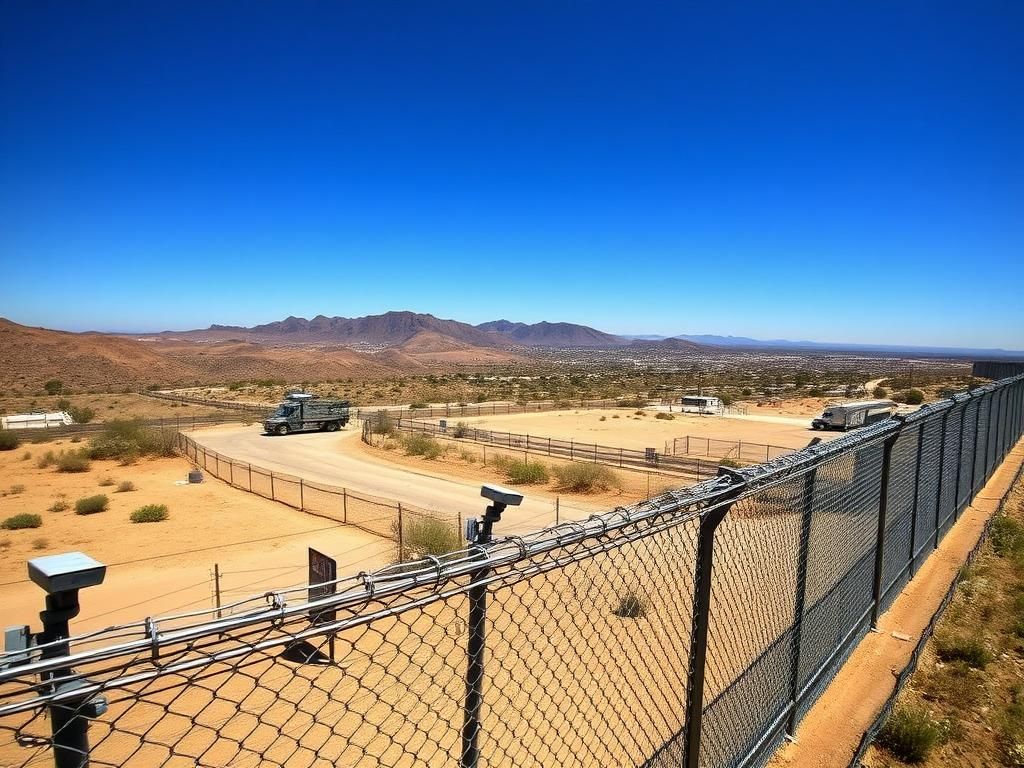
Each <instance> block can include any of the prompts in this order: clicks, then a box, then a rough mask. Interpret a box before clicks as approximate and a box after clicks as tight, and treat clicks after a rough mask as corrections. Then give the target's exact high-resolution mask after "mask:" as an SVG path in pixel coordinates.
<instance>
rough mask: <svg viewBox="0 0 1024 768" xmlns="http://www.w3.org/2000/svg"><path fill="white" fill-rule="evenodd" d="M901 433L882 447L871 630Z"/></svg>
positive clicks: (879, 592) (875, 620)
mask: <svg viewBox="0 0 1024 768" xmlns="http://www.w3.org/2000/svg"><path fill="white" fill-rule="evenodd" d="M902 432H903V428H902V426H901V427H900V430H899V431H898V432H896V433H895V434H893V435H890V436H889V437H887V438H886V439H885V443H884V444H883V446H882V479H881V481H880V483H881V493H880V494H879V498H878V535H877V537H876V539H875V575H874V580H873V582H872V587H871V600H872V603H871V628H872V629H878V614H879V613H880V611H881V605H882V570H883V569H882V566H883V565H884V561H885V523H886V518H887V516H888V514H889V474H890V468H891V467H892V447H893V445H895V443H896V440H898V439H899V436H900V434H901V433H902Z"/></svg>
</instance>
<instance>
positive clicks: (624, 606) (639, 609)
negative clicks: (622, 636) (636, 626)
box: [612, 590, 647, 619]
mask: <svg viewBox="0 0 1024 768" xmlns="http://www.w3.org/2000/svg"><path fill="white" fill-rule="evenodd" d="M612 613H614V614H615V615H616V616H618V617H619V618H623V619H639V618H640V617H641V616H643V615H644V614H646V613H647V605H646V603H645V601H644V599H643V598H642V597H641V596H640V595H638V594H637V593H636V592H634V591H633V590H628V591H627V592H626V594H624V595H623V596H622V597H620V598H619V602H618V605H616V606H615V608H613V609H612Z"/></svg>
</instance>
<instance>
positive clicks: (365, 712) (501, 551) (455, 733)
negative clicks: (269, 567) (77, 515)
mask: <svg viewBox="0 0 1024 768" xmlns="http://www.w3.org/2000/svg"><path fill="white" fill-rule="evenodd" d="M1022 397H1024V377H1017V378H1014V379H1008V380H1004V381H1001V382H997V383H994V384H991V385H989V386H986V387H983V388H981V389H978V390H975V391H973V392H971V393H970V394H963V395H960V396H957V397H955V398H953V399H950V400H945V401H942V402H939V403H935V404H932V405H929V406H926V407H924V408H922V409H921V410H920V411H918V412H916V413H914V414H910V415H908V416H906V417H905V418H902V419H898V420H889V421H884V422H879V423H877V424H874V425H871V426H869V427H865V428H864V429H861V430H857V431H855V432H852V433H849V434H847V435H844V436H842V437H840V438H838V439H836V440H834V441H832V442H829V443H823V444H820V445H817V446H814V447H811V448H808V449H805V450H803V451H800V452H798V453H795V454H792V455H788V456H783V457H780V458H778V459H775V460H773V461H771V462H768V463H765V464H762V465H758V466H754V467H746V468H742V469H738V470H726V471H725V473H724V474H723V475H722V476H720V477H717V478H714V479H711V480H708V481H705V482H703V483H701V484H698V485H696V486H692V487H690V488H686V489H681V490H678V491H673V492H670V493H666V494H664V495H662V496H659V497H657V498H654V499H652V500H650V501H648V502H644V503H640V504H637V505H635V506H632V507H629V508H621V509H616V510H614V511H611V512H607V513H604V514H601V515H595V516H593V517H591V518H589V519H587V520H584V521H580V522H574V523H565V524H562V525H558V526H554V527H551V528H547V529H544V530H542V531H538V532H536V533H532V534H530V535H528V536H524V537H512V538H507V537H506V538H502V537H501V536H500V533H501V523H500V522H497V523H495V533H496V534H497V537H496V538H494V539H493V540H491V539H490V538H489V536H488V535H487V531H486V530H484V531H482V532H481V533H479V534H478V536H477V538H476V540H475V542H476V543H474V544H473V545H472V546H471V547H469V548H468V549H465V550H463V551H459V552H455V553H451V554H449V555H445V556H442V557H435V558H427V559H421V560H418V561H416V562H414V563H406V564H402V565H396V566H391V567H388V568H384V569H381V570H378V571H375V572H373V573H364V574H360V575H358V576H347V577H345V578H342V579H339V580H336V581H328V582H326V583H321V584H318V585H316V586H315V587H312V588H311V587H309V586H306V585H304V586H300V587H293V588H282V589H279V590H275V591H271V592H269V593H267V594H265V595H262V596H260V597H257V598H253V599H251V600H249V601H242V602H240V603H237V604H235V605H233V606H225V608H226V609H227V608H230V611H231V612H230V615H228V616H225V617H224V618H221V619H219V620H218V619H217V618H216V615H215V614H214V613H212V612H209V611H197V612H194V613H188V614H179V615H176V616H166V617H157V618H149V619H146V620H145V621H141V622H138V623H134V624H126V625H121V626H117V627H111V628H108V629H106V630H103V631H101V632H95V633H92V634H89V635H84V636H80V637H75V638H72V639H67V638H66V636H65V635H64V634H62V633H61V632H62V630H61V628H60V624H59V621H57V623H56V624H54V623H53V621H54V620H53V616H52V614H51V624H50V625H49V626H50V630H49V631H48V632H47V633H46V634H43V635H41V636H39V637H38V638H37V640H38V641H39V642H38V644H37V645H35V646H34V647H32V648H30V649H29V650H23V651H12V652H9V653H6V654H5V655H3V656H0V666H3V667H4V668H3V669H2V671H0V764H3V765H5V766H26V765H50V764H54V763H55V764H57V765H58V766H70V765H75V766H81V765H85V764H86V763H87V762H88V764H90V765H96V766H99V765H102V766H121V765H127V766H147V767H149V766H185V765H187V766H193V765H202V766H227V765H231V766H288V767H289V768H294V766H327V765H342V766H361V767H362V766H394V767H398V766H401V767H403V768H404V767H406V766H459V767H460V768H470V767H477V766H487V767H488V768H493V767H496V766H581V767H582V766H595V765H616V766H644V767H650V768H660V767H661V766H679V765H683V766H686V768H697V766H715V767H718V766H730V767H737V768H738V767H739V766H760V765H764V764H765V762H766V761H767V760H768V758H769V756H770V755H771V753H772V751H773V750H774V749H775V747H776V746H777V745H778V744H779V743H780V742H781V741H782V739H783V737H784V735H785V734H786V733H793V732H794V731H795V729H796V727H797V725H798V723H799V722H800V720H801V718H802V717H803V716H804V714H805V713H806V712H807V710H808V709H809V708H810V707H811V705H812V704H813V703H814V701H815V699H817V698H818V696H819V695H820V694H821V692H822V691H823V690H824V689H825V686H826V685H827V684H828V682H829V681H830V680H831V679H832V677H833V676H834V675H835V673H836V672H837V670H838V669H839V668H840V666H841V665H842V664H843V662H844V660H845V659H846V658H847V656H848V655H849V654H850V653H851V651H852V650H853V648H854V647H855V646H856V645H857V643H858V642H859V640H860V639H861V637H862V636H863V635H864V634H865V633H866V632H867V631H868V630H869V628H870V627H871V626H872V625H873V624H875V622H876V621H877V619H878V616H879V614H881V613H882V612H883V611H885V610H886V609H887V608H888V607H889V605H890V604H891V603H892V601H893V600H894V599H895V597H896V596H897V595H898V594H899V593H900V591H901V590H902V588H903V587H904V585H905V584H906V583H907V582H908V580H910V579H911V578H913V576H914V574H915V573H916V572H917V570H918V568H919V567H920V566H921V564H922V563H923V562H924V561H925V560H926V559H927V558H928V557H929V555H930V553H931V552H932V551H933V550H934V549H935V548H936V547H937V546H938V544H939V542H940V541H941V540H942V537H943V536H944V535H945V534H946V533H947V532H948V531H949V529H950V527H951V526H952V525H953V523H954V522H955V521H956V519H957V518H958V516H959V515H960V513H961V512H962V510H964V508H965V507H966V506H967V505H968V504H970V502H971V500H972V499H973V498H974V496H975V494H976V493H977V492H978V490H979V489H980V488H982V486H983V485H984V484H985V482H986V481H987V480H988V478H989V477H990V476H991V474H992V472H993V471H994V470H995V469H996V468H997V467H998V466H999V464H1000V462H1001V461H1002V459H1003V457H1004V456H1005V455H1006V453H1007V452H1008V451H1009V450H1010V448H1011V447H1012V446H1013V445H1014V443H1015V441H1016V440H1017V439H1018V438H1019V437H1020V435H1021V431H1022V411H1024V409H1022ZM491 517H492V518H493V515H491ZM88 594H89V593H88V591H85V592H83V594H82V599H83V601H84V602H88ZM51 600H52V598H51ZM60 607H61V605H60V603H59V602H56V603H51V608H53V609H54V610H58V609H59V608H60ZM25 618H26V620H29V619H31V617H29V616H26V617H25ZM65 619H66V615H65ZM54 627H56V629H55V628H54Z"/></svg>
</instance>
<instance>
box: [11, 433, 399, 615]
mask: <svg viewBox="0 0 1024 768" xmlns="http://www.w3.org/2000/svg"><path fill="white" fill-rule="evenodd" d="M76 447H78V446H76V445H71V444H70V443H67V442H66V441H65V442H63V443H62V442H57V443H48V444H47V445H46V446H22V447H21V448H19V449H17V450H14V451H7V452H2V453H0V477H3V481H2V483H3V485H2V486H0V492H3V493H5V495H3V496H2V497H0V520H2V519H6V518H7V517H9V516H11V515H14V514H18V513H22V512H29V513H35V514H39V515H41V516H42V518H43V524H42V526H41V527H40V528H36V529H24V530H14V531H10V530H0V625H3V626H10V625H14V624H19V623H22V624H24V623H28V624H32V625H33V626H35V625H37V624H38V619H37V615H38V612H39V610H40V609H41V608H42V592H41V591H40V590H39V589H38V588H37V587H36V586H35V585H33V584H32V583H31V582H29V581H28V580H27V577H26V576H27V574H26V561H27V560H29V559H30V558H32V557H38V556H40V555H46V554H55V553H58V552H66V551H71V550H80V551H82V552H85V553H87V554H89V555H91V556H93V557H95V558H96V559H98V560H100V561H101V562H104V563H107V564H108V565H109V566H110V567H109V568H108V573H107V579H106V582H105V583H104V584H103V585H102V586H100V587H97V588H94V589H90V590H89V591H88V592H87V593H83V596H82V604H83V612H82V615H81V617H80V618H78V619H77V620H76V622H75V626H76V631H84V630H89V629H93V628H96V627H99V626H107V625H109V624H111V623H114V622H117V621H121V620H137V619H139V617H141V616H145V615H156V614H161V613H167V612H170V611H174V610H178V609H184V608H186V607H188V608H202V607H205V606H209V605H211V604H212V587H213V583H212V579H211V571H212V569H213V564H214V563H218V564H219V565H220V567H221V570H222V572H223V573H224V574H225V575H224V578H223V580H222V588H223V592H224V601H225V602H228V601H229V600H231V599H238V598H240V597H242V596H243V595H244V594H252V593H254V592H260V591H261V590H262V589H264V588H265V587H266V586H270V585H273V586H282V585H285V584H291V583H299V582H305V581H306V573H305V568H306V548H307V547H308V546H313V547H315V548H317V549H319V550H321V551H324V552H326V553H328V554H332V555H335V556H336V557H337V558H338V560H339V570H340V571H344V572H348V571H352V570H362V569H364V568H370V567H375V566H378V565H382V564H384V563H386V562H388V561H389V559H390V556H391V552H392V549H393V547H392V545H391V542H389V541H386V540H384V539H381V538H378V537H376V536H372V535H370V534H367V533H364V532H362V531H359V530H356V529H353V528H350V527H348V526H339V525H337V524H333V523H331V522H330V521H327V520H324V519H322V518H318V517H313V516H310V515H306V514H304V513H302V512H299V511H298V510H295V509H292V508H290V507H286V506H284V505H283V504H279V503H276V502H272V501H268V500H266V499H262V498H259V497H257V496H254V495H252V494H249V493H245V492H243V491H240V490H237V489H234V488H231V487H230V486H228V485H227V484H225V483H222V482H220V481H218V480H215V479H210V480H209V481H208V482H206V483H203V484H202V485H179V484H177V483H178V482H180V481H182V480H183V479H184V478H185V477H186V475H187V473H188V470H189V469H190V465H189V464H188V462H187V461H185V460H184V459H177V458H174V459H153V460H146V461H141V462H139V463H137V464H135V465H132V466H128V467H122V466H119V465H118V463H117V462H115V461H96V462H93V463H92V467H91V469H90V470H89V471H88V472H83V473H79V474H65V473H58V472H56V471H55V470H54V469H53V468H52V467H49V468H46V469H40V468H38V467H37V466H36V461H37V459H38V457H39V456H41V455H42V454H43V452H44V450H43V449H44V448H45V449H46V450H50V449H52V450H56V451H59V450H61V449H62V448H65V449H67V448H76ZM26 453H29V454H32V456H31V458H28V459H24V458H23V456H25V454H26ZM108 478H109V479H111V480H113V481H115V482H121V481H123V480H128V481H131V482H132V483H134V485H135V487H136V489H137V490H135V491H131V492H125V493H118V492H116V490H117V486H116V485H113V486H101V485H100V483H101V481H104V480H106V479H108ZM16 486H24V490H20V491H19V490H18V488H17V487H16ZM12 487H14V490H15V491H17V492H15V493H11V490H12ZM100 493H102V494H104V495H106V496H107V497H108V499H109V507H108V509H107V510H106V511H104V512H99V513H97V514H93V515H87V516H81V515H76V514H75V512H74V504H75V501H76V500H77V499H79V498H81V497H84V496H93V495H96V494H100ZM58 501H64V502H67V503H68V504H69V505H70V508H69V509H67V510H65V511H60V512H51V511H49V509H50V507H51V506H52V505H53V504H54V503H55V502H58ZM144 504H166V505H167V507H168V509H169V511H170V519H169V520H167V521H165V522H162V523H149V524H135V523H131V522H130V521H129V519H128V516H129V514H130V513H131V512H132V511H133V510H135V509H137V508H138V507H140V506H142V505H144ZM243 572H244V573H243Z"/></svg>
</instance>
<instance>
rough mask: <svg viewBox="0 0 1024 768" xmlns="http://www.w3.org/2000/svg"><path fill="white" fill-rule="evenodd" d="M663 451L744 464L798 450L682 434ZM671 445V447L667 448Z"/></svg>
mask: <svg viewBox="0 0 1024 768" xmlns="http://www.w3.org/2000/svg"><path fill="white" fill-rule="evenodd" d="M665 445H666V449H665V453H667V454H669V455H672V456H717V457H719V458H723V459H733V460H734V461H739V462H741V463H744V464H758V463H761V462H764V461H771V460H772V459H777V458H778V457H779V456H785V455H787V454H790V453H794V452H796V451H798V450H799V449H798V448H784V447H783V446H781V445H767V444H765V443H748V442H744V441H743V440H719V439H717V438H714V437H699V436H696V435H683V436H682V437H674V438H672V441H671V442H670V443H666V444H665ZM669 446H671V448H669Z"/></svg>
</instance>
